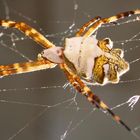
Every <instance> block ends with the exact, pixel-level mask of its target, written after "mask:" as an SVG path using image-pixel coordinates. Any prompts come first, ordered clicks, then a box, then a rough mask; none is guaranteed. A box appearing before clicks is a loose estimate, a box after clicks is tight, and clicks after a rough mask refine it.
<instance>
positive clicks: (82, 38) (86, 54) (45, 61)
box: [0, 9, 140, 137]
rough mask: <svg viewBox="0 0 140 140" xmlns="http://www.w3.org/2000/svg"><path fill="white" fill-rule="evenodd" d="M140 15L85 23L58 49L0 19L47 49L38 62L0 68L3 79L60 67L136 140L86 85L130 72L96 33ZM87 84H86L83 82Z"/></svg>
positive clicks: (118, 53) (120, 55) (115, 79)
mask: <svg viewBox="0 0 140 140" xmlns="http://www.w3.org/2000/svg"><path fill="white" fill-rule="evenodd" d="M136 14H140V10H139V9H137V10H134V11H128V12H123V13H120V14H117V15H116V16H111V17H108V18H100V17H95V18H94V19H91V20H90V21H89V22H87V23H86V24H84V25H83V26H82V28H80V29H79V31H78V32H77V33H76V36H75V37H72V38H66V39H65V46H64V48H63V47H56V46H55V45H54V44H53V43H51V42H50V41H49V40H48V39H46V38H45V37H44V36H43V35H42V34H41V33H39V32H38V31H37V30H35V29H34V28H32V27H30V26H29V25H27V24H26V23H23V22H15V21H7V20H0V26H4V27H12V28H17V29H18V30H20V31H22V32H23V33H24V34H25V35H26V36H28V37H30V38H32V39H33V40H34V41H35V42H37V43H38V44H40V45H41V46H43V47H44V48H45V50H44V51H43V52H42V53H40V54H39V55H38V59H37V60H35V61H31V62H24V63H15V64H11V65H7V66H4V65H0V76H1V77H3V76H8V75H14V74H19V73H27V72H32V71H38V70H43V69H48V68H54V67H55V66H56V65H57V64H59V66H60V68H61V70H63V71H64V73H65V74H66V76H67V78H68V80H69V82H70V84H71V85H73V87H74V88H75V89H76V90H77V91H78V92H79V93H81V94H82V95H84V96H85V97H86V98H87V100H88V101H89V102H90V103H92V104H93V105H95V106H96V107H97V108H99V109H102V110H105V111H106V112H108V113H109V114H110V115H111V116H112V118H113V119H114V120H115V121H116V122H118V123H120V124H121V125H123V126H124V127H125V128H126V129H127V130H128V131H129V132H131V134H133V135H134V136H135V137H137V135H136V134H135V133H134V132H133V131H132V130H131V129H130V128H129V127H128V126H127V125H126V124H125V123H124V122H123V121H122V120H121V118H120V117H119V116H117V115H115V113H113V111H112V110H111V109H110V108H109V107H108V106H107V105H106V104H105V103H104V102H103V101H102V100H101V99H100V98H99V97H98V96H97V95H96V94H94V93H93V92H92V90H91V89H90V88H89V87H88V86H87V85H86V83H87V82H88V83H90V84H93V83H98V84H101V85H103V84H105V83H108V82H111V83H117V82H118V81H119V76H120V75H122V74H123V73H125V72H126V71H128V69H129V65H128V63H127V62H126V61H125V60H124V59H123V51H122V50H121V49H114V48H113V43H112V41H111V40H110V39H109V38H105V39H103V40H97V39H96V38H95V36H93V34H94V33H95V32H96V31H97V30H98V29H99V27H101V25H103V24H106V23H112V22H113V23H114V22H116V21H117V20H119V19H122V18H125V17H129V16H131V15H136ZM83 81H86V82H83Z"/></svg>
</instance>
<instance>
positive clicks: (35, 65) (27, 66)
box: [0, 59, 56, 77]
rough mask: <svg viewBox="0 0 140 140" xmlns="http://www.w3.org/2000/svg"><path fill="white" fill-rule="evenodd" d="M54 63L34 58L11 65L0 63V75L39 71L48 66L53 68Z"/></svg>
mask: <svg viewBox="0 0 140 140" xmlns="http://www.w3.org/2000/svg"><path fill="white" fill-rule="evenodd" d="M55 66H56V64H54V63H51V62H49V61H48V60H44V59H42V60H36V61H33V62H25V63H14V64H11V65H5V66H4V65H0V77H4V76H9V75H14V74H22V73H27V72H33V71H39V70H43V69H48V68H54V67H55Z"/></svg>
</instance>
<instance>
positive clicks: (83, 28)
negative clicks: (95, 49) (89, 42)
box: [76, 16, 101, 37]
mask: <svg viewBox="0 0 140 140" xmlns="http://www.w3.org/2000/svg"><path fill="white" fill-rule="evenodd" d="M100 19H101V17H99V16H97V17H95V18H93V19H91V20H90V21H89V22H87V23H85V24H84V25H83V26H82V27H81V28H80V29H79V31H78V32H77V33H76V36H77V37H78V36H83V34H84V32H85V31H86V30H87V29H88V28H89V27H90V26H92V25H93V24H94V23H95V22H96V21H98V20H100Z"/></svg>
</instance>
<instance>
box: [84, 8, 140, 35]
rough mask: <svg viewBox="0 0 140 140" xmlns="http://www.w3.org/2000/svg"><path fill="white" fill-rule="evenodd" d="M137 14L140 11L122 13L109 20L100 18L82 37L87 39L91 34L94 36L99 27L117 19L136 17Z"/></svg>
mask: <svg viewBox="0 0 140 140" xmlns="http://www.w3.org/2000/svg"><path fill="white" fill-rule="evenodd" d="M137 14H140V9H137V10H134V11H128V12H123V13H120V14H117V15H115V16H112V17H109V18H102V19H100V20H98V21H97V22H95V23H94V24H93V25H92V26H91V27H90V28H89V30H88V31H87V32H86V33H85V34H84V37H89V36H91V35H92V34H94V33H95V31H97V30H98V28H100V27H101V25H103V24H107V23H111V22H116V21H117V20H119V19H123V18H125V17H129V16H131V15H137Z"/></svg>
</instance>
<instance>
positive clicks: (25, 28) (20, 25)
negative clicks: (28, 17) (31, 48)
mask: <svg viewBox="0 0 140 140" xmlns="http://www.w3.org/2000/svg"><path fill="white" fill-rule="evenodd" d="M0 26H3V27H6V28H7V27H11V28H16V29H18V30H20V31H21V32H23V33H24V34H25V35H26V36H28V37H30V38H32V39H33V40H34V41H35V42H37V43H38V44H40V45H41V46H43V47H44V48H50V47H54V46H55V45H54V44H53V43H51V42H50V41H49V40H48V39H46V38H45V37H44V36H43V35H42V34H41V33H39V32H38V31H37V30H35V29H34V28H32V27H30V26H29V25H27V24H26V23H24V22H15V21H10V20H0Z"/></svg>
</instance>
